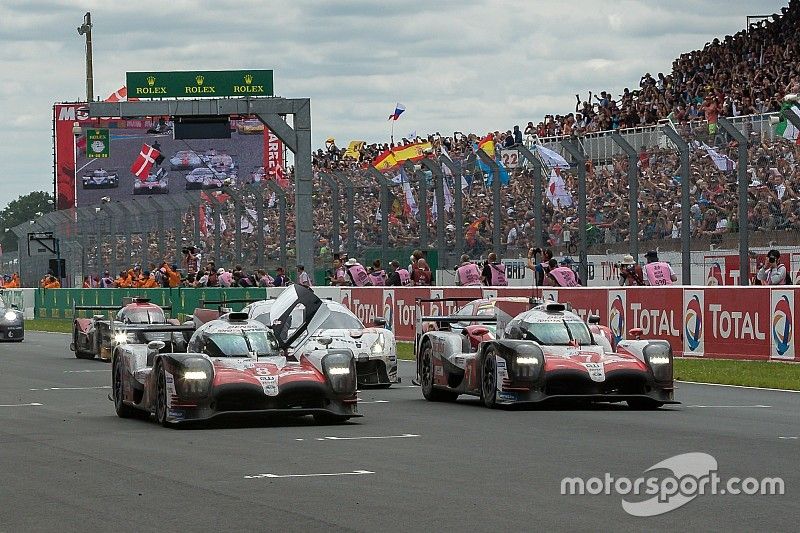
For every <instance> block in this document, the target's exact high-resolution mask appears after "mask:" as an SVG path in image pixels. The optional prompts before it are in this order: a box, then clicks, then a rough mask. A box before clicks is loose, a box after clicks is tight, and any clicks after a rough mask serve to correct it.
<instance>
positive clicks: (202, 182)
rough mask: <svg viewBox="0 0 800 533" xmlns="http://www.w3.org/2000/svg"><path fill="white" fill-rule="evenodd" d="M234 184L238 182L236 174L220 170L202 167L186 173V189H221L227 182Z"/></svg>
mask: <svg viewBox="0 0 800 533" xmlns="http://www.w3.org/2000/svg"><path fill="white" fill-rule="evenodd" d="M226 182H227V183H229V184H231V185H233V184H234V183H235V182H236V175H235V174H233V173H231V174H226V173H225V172H222V171H219V170H212V169H210V168H206V167H200V168H196V169H194V170H192V171H191V172H190V173H188V174H187V175H186V189H187V190H191V189H219V188H221V187H222V186H223V185H224V184H225V183H226Z"/></svg>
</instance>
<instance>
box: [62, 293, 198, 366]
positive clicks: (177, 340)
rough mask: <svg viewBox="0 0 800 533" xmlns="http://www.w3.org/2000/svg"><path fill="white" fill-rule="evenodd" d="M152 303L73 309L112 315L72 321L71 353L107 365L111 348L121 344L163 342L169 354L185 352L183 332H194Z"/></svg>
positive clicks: (141, 301) (139, 300) (137, 300)
mask: <svg viewBox="0 0 800 533" xmlns="http://www.w3.org/2000/svg"><path fill="white" fill-rule="evenodd" d="M165 309H167V310H169V309H170V307H169V306H167V307H163V308H162V307H160V306H158V305H156V304H154V303H151V302H150V300H149V299H148V298H140V297H137V298H132V299H131V300H130V301H129V302H128V303H126V304H125V305H123V306H122V307H121V308H120V307H119V306H113V305H96V306H90V305H84V306H82V305H76V306H74V307H73V316H75V317H77V313H76V312H77V311H100V312H101V313H102V312H107V313H110V314H113V316H106V315H103V314H96V315H93V316H92V317H91V318H75V319H73V322H72V343H71V344H70V349H71V350H72V351H74V352H75V357H77V358H78V359H94V358H95V357H98V358H100V359H102V360H104V361H110V360H111V355H112V353H113V351H114V348H115V347H116V346H118V345H120V344H147V343H148V342H151V341H161V342H164V344H165V347H166V348H167V349H169V350H171V351H185V349H186V337H185V332H187V331H193V330H194V328H193V327H192V326H187V325H181V324H180V323H179V322H178V321H177V320H175V319H170V318H167V317H166V315H165V314H164V310H165Z"/></svg>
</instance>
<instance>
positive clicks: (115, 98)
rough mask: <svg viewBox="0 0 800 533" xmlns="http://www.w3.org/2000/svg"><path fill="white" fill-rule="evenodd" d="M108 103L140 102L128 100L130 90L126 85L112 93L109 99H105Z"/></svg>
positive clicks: (136, 99) (133, 99) (132, 99)
mask: <svg viewBox="0 0 800 533" xmlns="http://www.w3.org/2000/svg"><path fill="white" fill-rule="evenodd" d="M105 101H106V102H138V101H139V99H138V98H128V88H127V87H125V86H124V85H123V86H122V87H120V88H119V89H117V90H116V91H114V92H113V93H111V94H110V95H109V96H108V98H106V99H105Z"/></svg>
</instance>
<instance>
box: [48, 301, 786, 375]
mask: <svg viewBox="0 0 800 533" xmlns="http://www.w3.org/2000/svg"><path fill="white" fill-rule="evenodd" d="M281 290H282V289H280V288H276V289H264V288H261V289H258V288H257V289H241V288H237V289H218V288H211V289H180V288H178V289H140V290H130V289H50V290H46V289H36V316H38V317H41V318H71V317H72V303H73V300H74V301H75V304H76V305H120V304H121V303H122V298H123V297H125V296H139V295H146V296H149V297H150V298H151V299H152V301H153V302H154V303H157V304H160V305H172V306H173V309H172V316H178V317H180V318H182V317H183V315H185V314H190V313H192V312H193V310H194V309H195V307H199V306H200V303H201V300H203V301H209V300H222V299H228V300H230V299H241V298H252V299H261V298H266V297H275V296H277V295H278V294H280V291H281ZM315 291H316V292H317V294H318V295H319V296H320V297H321V298H330V299H333V300H336V301H339V302H342V303H343V304H344V305H346V306H347V307H348V308H350V309H351V310H352V311H353V312H354V313H355V314H356V315H357V316H358V317H359V318H360V319H361V320H362V321H364V322H365V323H367V324H369V323H371V322H372V321H373V320H374V319H375V318H376V317H383V318H385V319H386V321H387V324H388V327H390V328H391V329H392V330H393V331H394V333H395V336H396V338H397V339H398V340H412V339H413V338H414V320H415V317H416V312H417V310H416V299H417V298H442V297H460V298H480V297H491V296H522V297H530V296H533V295H534V294H535V295H540V296H541V297H543V298H544V299H546V300H551V301H560V302H569V303H571V304H572V306H573V308H574V310H575V311H576V312H577V313H578V314H579V315H580V316H582V317H584V318H586V317H587V316H588V315H599V316H600V321H601V323H602V324H607V325H609V326H610V327H611V330H612V332H613V333H614V335H615V336H616V337H617V339H618V340H620V339H624V338H626V337H628V332H629V330H630V329H633V328H641V329H642V330H643V336H644V337H645V338H655V339H664V340H667V341H669V342H670V343H671V344H672V347H673V350H674V352H675V353H676V354H678V355H680V354H683V355H687V356H697V357H708V358H734V359H753V360H785V361H800V354H798V352H799V351H800V350H798V348H797V347H798V341H800V338H799V335H798V331H797V328H796V327H795V324H794V317H795V316H800V308H798V306H800V287H798V288H797V289H795V288H793V287H791V286H786V287H776V288H770V287H724V286H719V287H705V286H692V287H677V286H673V287H633V288H616V287H604V288H575V289H561V288H559V289H542V290H540V291H537V292H536V293H534V292H533V291H532V289H531V288H521V287H508V288H498V289H483V288H480V287H425V288H422V287H407V288H406V287H404V288H399V287H392V288H388V287H387V288H379V287H364V288H335V287H316V288H315ZM463 304H464V302H459V303H457V302H442V303H437V304H428V305H427V306H426V307H423V309H422V312H423V313H424V314H448V313H453V312H455V311H456V309H458V308H459V307H460V306H461V305H463ZM240 306H241V304H239V306H236V305H232V306H231V307H233V308H234V309H239V307H240ZM509 311H510V312H512V314H513V313H515V312H519V311H522V309H519V310H513V311H512V310H510V309H509ZM91 314H92V313H91V311H89V312H83V316H86V315H91Z"/></svg>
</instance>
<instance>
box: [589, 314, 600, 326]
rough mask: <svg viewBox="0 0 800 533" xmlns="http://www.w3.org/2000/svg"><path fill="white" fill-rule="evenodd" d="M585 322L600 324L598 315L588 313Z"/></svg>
mask: <svg viewBox="0 0 800 533" xmlns="http://www.w3.org/2000/svg"><path fill="white" fill-rule="evenodd" d="M587 322H589V324H600V316H599V315H589V320H588V321H587Z"/></svg>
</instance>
